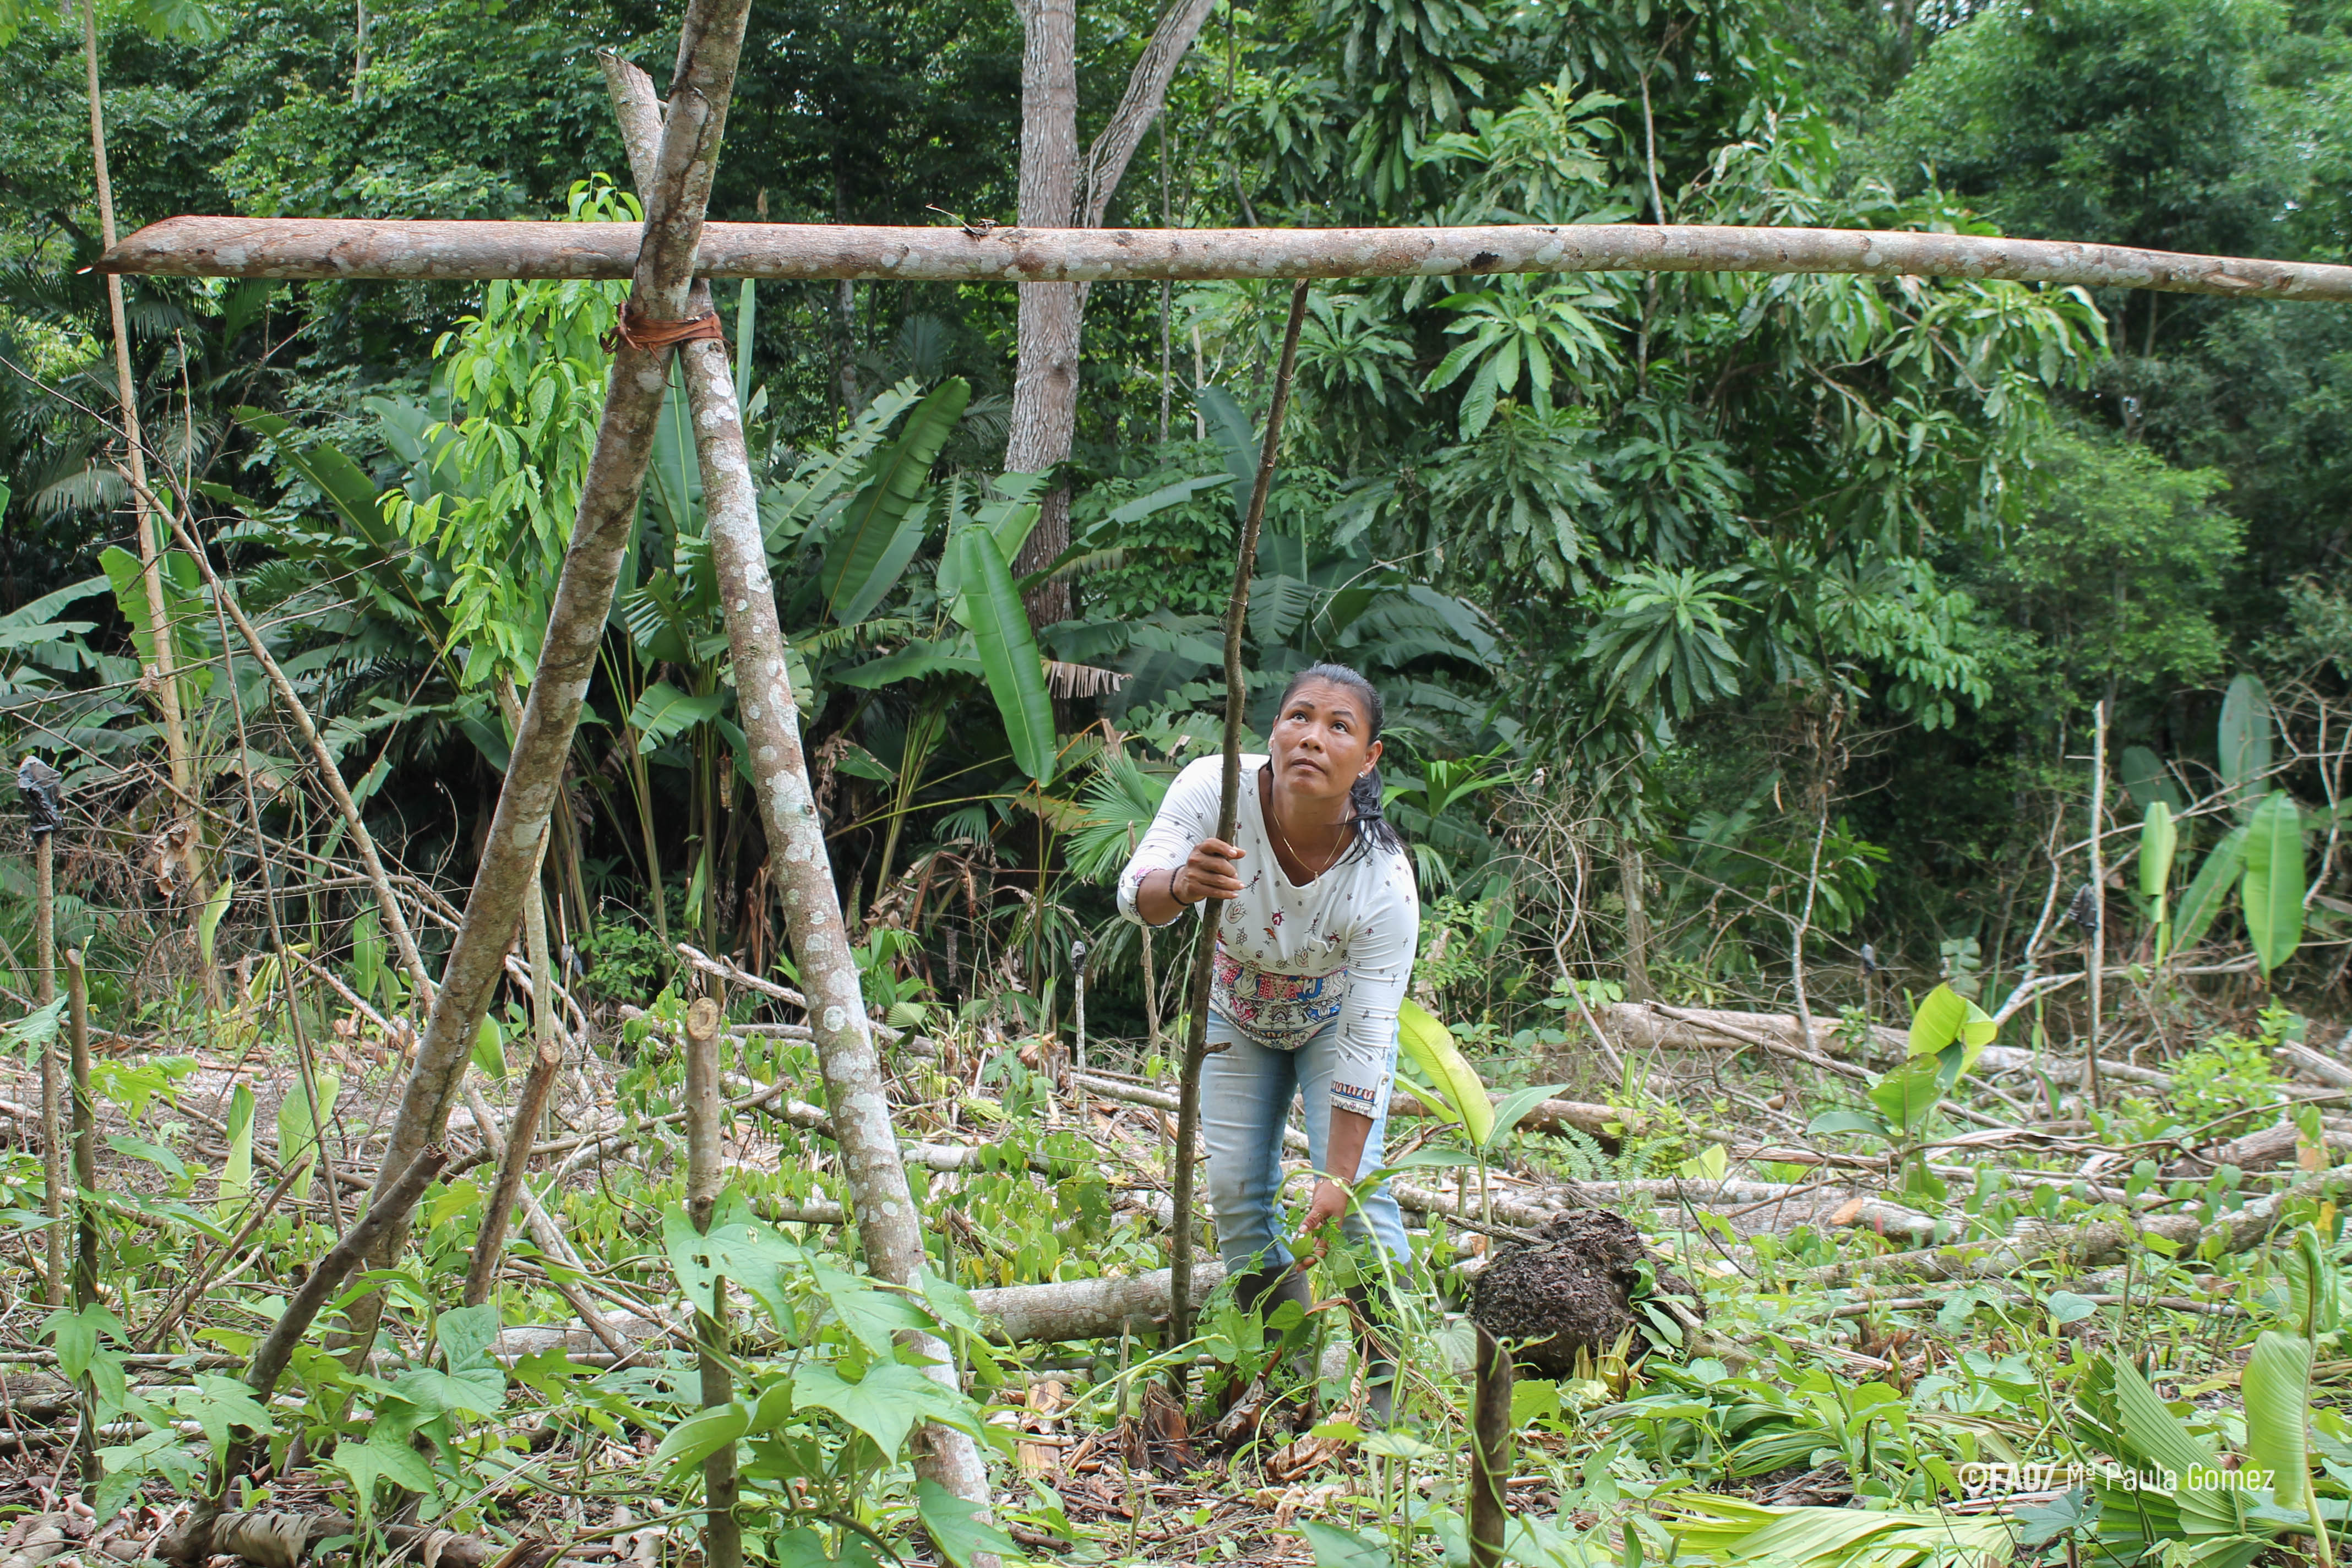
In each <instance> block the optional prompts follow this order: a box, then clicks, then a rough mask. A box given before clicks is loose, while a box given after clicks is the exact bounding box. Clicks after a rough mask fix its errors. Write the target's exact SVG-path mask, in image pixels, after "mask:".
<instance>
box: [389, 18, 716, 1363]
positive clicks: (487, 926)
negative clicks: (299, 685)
mask: <svg viewBox="0 0 2352 1568" xmlns="http://www.w3.org/2000/svg"><path fill="white" fill-rule="evenodd" d="M748 9H749V0H689V4H688V8H687V15H686V20H685V25H684V27H683V30H682V33H681V36H680V38H679V44H678V64H677V75H676V79H675V80H674V81H673V83H672V86H671V89H670V99H671V101H672V102H673V103H677V104H678V105H680V106H681V110H682V111H681V112H677V113H673V114H672V115H671V116H670V117H669V120H668V123H667V126H666V127H665V128H664V132H663V137H662V143H661V161H660V177H659V179H658V180H657V181H656V183H655V184H654V185H653V187H652V188H651V189H650V190H649V191H648V192H646V196H645V205H646V221H645V229H644V234H643V237H642V238H643V243H642V245H641V247H640V250H639V254H638V258H637V266H636V270H635V275H634V278H633V279H632V284H631V288H630V299H631V305H630V316H631V317H634V319H635V320H636V321H640V322H644V323H647V324H659V323H664V322H675V321H680V320H682V319H683V318H684V316H685V313H686V304H687V295H688V290H689V289H690V288H691V286H692V281H693V279H692V273H693V264H694V257H695V254H696V250H697V247H698V245H699V243H700V240H701V234H702V219H703V211H704V208H705V206H706V205H707V204H708V202H709V195H710V181H711V175H712V174H713V172H714V170H715V169H716V167H717V163H718V156H719V142H720V140H721V137H722V136H723V134H724V132H725V127H726V121H727V103H728V99H729V96H730V93H731V91H732V89H733V88H734V82H735V64H736V59H737V57H738V55H739V54H740V50H741V47H742V41H743V20H744V15H745V13H746V11H747V10H748ZM625 319H627V318H625ZM668 359H669V354H668V351H667V350H647V349H642V348H638V347H635V345H633V344H630V343H628V342H623V343H622V344H621V345H620V347H619V349H618V351H617V352H616V353H614V358H613V368H612V374H611V375H610V377H609V379H608V380H607V382H606V384H605V392H604V417H603V419H602V421H601V423H600V424H599V426H598V428H597V432H596V446H595V449H594V452H593V455H592V456H591V458H590V459H589V468H588V474H587V477H586V479H585V480H584V481H583V484H582V487H581V492H580V510H579V514H578V517H577V518H576V520H575V521H574V522H573V524H572V542H571V546H570V548H569V549H568V550H567V551H566V552H565V554H564V560H563V571H562V576H561V578H560V579H559V580H558V582H557V584H556V589H555V603H554V605H553V607H552V608H551V611H550V612H549V615H548V622H547V634H546V637H545V640H544V642H543V644H542V647H541V654H540V662H539V668H538V671H537V673H536V674H535V675H534V676H533V677H532V679H531V683H530V694H529V697H528V699H527V700H526V701H525V703H524V705H523V714H522V725H521V727H520V729H519V730H518V731H516V734H515V739H514V746H513V749H512V752H511V753H510V755H509V761H508V763H507V773H506V779H505V783H504V784H503V785H502V786H501V787H500V789H499V803H498V808H497V811H496V813H495V815H494V816H493V817H492V820H491V825H490V834H489V841H488V843H487V844H486V845H485V846H484V847H483V853H482V859H481V863H480V865H479V867H478V868H477V870H476V871H475V874H474V886H473V890H472V893H471V896H470V897H469V898H468V899H467V903H466V914H465V918H464V920H463V921H460V922H459V924H458V928H457V936H456V938H455V940H454V941H453V942H451V944H450V949H449V958H448V962H447V963H446V965H445V966H444V968H443V970H442V974H441V988H440V991H439V993H438V994H436V996H435V998H434V1003H433V1011H432V1015H431V1016H430V1018H429V1019H428V1021H427V1022H426V1025H425V1038H424V1039H423V1041H422V1042H420V1043H419V1045H418V1047H417V1051H416V1065H415V1068H412V1069H411V1071H410V1073H409V1076H408V1083H407V1087H406V1089H404V1091H403V1093H402V1095H401V1101H400V1112H399V1115H398V1118H397V1119H396V1120H395V1121H394V1124H393V1129H392V1133H391V1136H390V1138H389V1140H388V1141H387V1143H386V1146H385V1150H384V1154H383V1165H382V1167H381V1168H380V1169H379V1171H378V1173H377V1177H376V1200H375V1201H376V1205H382V1204H383V1203H384V1202H385V1201H386V1200H387V1198H388V1196H389V1194H390V1192H391V1184H392V1183H393V1182H394V1181H396V1180H397V1179H398V1178H399V1176H400V1174H401V1173H404V1172H405V1171H406V1170H408V1169H409V1168H410V1166H411V1165H412V1164H413V1163H415V1159H416V1158H417V1156H418V1155H419V1154H420V1153H421V1152H423V1151H424V1149H425V1146H426V1145H427V1144H429V1143H431V1142H433V1141H434V1140H436V1138H438V1137H439V1136H440V1134H441V1131H442V1129H443V1128H444V1127H445V1126H446V1124H447V1121H448V1116H449V1107H450V1104H451V1102H452V1101H453V1100H456V1098H457V1091H458V1087H459V1085H460V1084H461V1083H462V1082H463V1080H464V1079H465V1075H466V1067H467V1060H468V1058H470V1056H471V1054H472V1051H473V1047H474V1037H475V1035H476V1033H477V1032H478V1030H479V1029H480V1027H481V1024H482V1017H483V1015H484V1014H485V1013H486V1012H487V1011H488V1006H489V1002H490V996H491V993H492V992H493V990H494V989H495V988H496V987H497V985H498V983H499V976H500V975H501V974H502V973H504V971H505V965H506V953H507V949H508V948H509V946H511V945H512V944H513V942H514V938H515V931H516V928H517V927H518V926H519V925H520V923H521V920H522V910H523V903H524V900H526V899H528V898H536V897H538V896H539V862H540V847H541V839H542V838H544V837H545V836H546V834H547V830H548V818H549V816H550V814H551V811H552V810H553V808H554V806H555V804H556V802H557V799H558V797H559V795H561V793H562V781H563V767H564V762H565V759H566V756H567V755H568V753H569V752H570V751H571V747H572V732H573V731H574V730H576V729H577V728H578V726H579V722H580V710H581V705H582V702H583V699H584V698H585V697H586V695H587V691H588V681H589V679H590V677H591V676H592V675H593V673H594V670H595V661H596V651H597V647H598V646H599V645H600V644H601V643H602V641H603V640H604V626H605V618H606V616H608V615H609V614H610V612H611V609H612V603H613V586H614V582H615V581H616V580H617V578H618V576H619V570H620V562H621V553H622V551H623V550H624V549H625V547H626V545H627V543H628V540H629V536H630V534H631V532H632V531H634V529H635V524H636V516H637V506H638V501H639V499H640V497H641V496H642V494H643V491H644V489H645V479H646V465H647V463H648V461H649V459H650V458H651V456H652V452H653V437H654V427H655V425H656V421H657V420H658V419H659V417H660V415H661V405H662V395H663V393H664V391H665V389H666V387H667V374H666V373H667V365H668ZM371 1212H372V1213H373V1212H374V1211H373V1209H372V1211H371ZM406 1235H407V1224H406V1218H405V1215H395V1216H393V1219H392V1223H389V1224H386V1225H384V1226H383V1229H382V1231H381V1234H380V1235H379V1237H378V1238H377V1240H376V1241H375V1244H374V1246H373V1247H372V1249H371V1251H370V1253H369V1257H370V1258H371V1259H372V1260H373V1263H374V1265H375V1266H376V1267H379V1268H388V1267H390V1266H391V1263H392V1260H393V1259H394V1258H395V1257H397V1256H398V1254H399V1251H400V1247H401V1245H402V1243H403V1242H404V1240H405V1239H406ZM382 1300H383V1299H382V1296H381V1295H380V1294H378V1295H373V1296H371V1297H369V1298H368V1300H367V1301H366V1302H365V1303H364V1304H363V1305H362V1306H361V1307H359V1308H357V1309H355V1310H354V1311H353V1313H352V1331H353V1335H354V1338H355V1341H356V1343H355V1346H354V1350H355V1353H357V1354H360V1355H364V1354H365V1353H366V1347H367V1345H368V1344H369V1343H370V1342H372V1341H373V1337H374V1331H375V1324H376V1321H377V1317H378V1314H379V1312H380V1311H381V1308H382Z"/></svg>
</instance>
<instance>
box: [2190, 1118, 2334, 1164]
mask: <svg viewBox="0 0 2352 1568" xmlns="http://www.w3.org/2000/svg"><path fill="white" fill-rule="evenodd" d="M2321 1137H2322V1138H2323V1139H2324V1140H2325V1141H2326V1152H2328V1153H2330V1154H2333V1155H2337V1156H2339V1157H2340V1156H2343V1155H2346V1154H2352V1132H2335V1131H2326V1132H2323V1133H2322V1134H2321ZM2303 1148H2304V1142H2303V1131H2302V1130H2301V1129H2300V1128H2298V1127H2296V1126H2295V1124H2294V1122H2292V1121H2282V1122H2279V1123H2278V1124H2277V1125H2275V1126H2273V1127H2264V1128H2261V1129H2259V1130H2258V1131H2252V1132H2249V1133H2246V1134H2244V1135H2243V1136H2242V1137H2238V1138H2232V1139H2231V1140H2230V1141H2229V1142H2226V1143H2214V1144H2209V1145H2207V1146H2206V1147H2204V1148H2201V1149H2197V1150H2193V1151H2191V1152H2189V1153H2187V1154H2185V1155H2183V1156H2182V1157H2181V1158H2180V1159H2178V1160H2175V1161H2174V1162H2173V1163H2171V1164H2169V1165H2167V1166H2166V1167H2165V1168H2164V1174H2165V1175H2166V1176H2168V1177H2189V1176H2210V1175H2211V1174H2212V1173H2214V1172H2216V1171H2218V1170H2220V1169H2221V1167H2222V1166H2224V1165H2235V1166H2237V1167H2238V1169H2240V1170H2241V1171H2274V1170H2276V1169H2278V1168H2279V1167H2280V1166H2281V1165H2291V1164H2294V1163H2296V1162H2297V1161H2298V1160H2300V1159H2301V1158H2302V1154H2303Z"/></svg>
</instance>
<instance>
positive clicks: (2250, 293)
mask: <svg viewBox="0 0 2352 1568" xmlns="http://www.w3.org/2000/svg"><path fill="white" fill-rule="evenodd" d="M641 237H642V231H641V230H640V229H639V227H638V226H636V225H635V224H625V223H604V224H596V223H562V224H558V223H506V222H472V221H467V222H452V221H439V220H428V221H416V222H412V221H407V220H394V219H377V218H257V217H173V218H165V219H163V221H162V222H160V223H152V224H149V225H148V226H146V227H145V228H142V229H141V230H140V231H139V232H138V233H136V234H134V235H131V237H128V238H127V239H124V240H123V241H122V242H121V244H119V245H116V246H114V247H111V248H110V249H109V250H108V251H107V253H106V254H105V255H104V256H103V257H101V258H100V260H99V263H98V265H99V268H100V270H102V271H106V272H130V273H139V274H142V275H152V276H157V277H167V278H287V279H297V278H315V279H333V280H336V281H339V282H350V281H353V280H355V279H368V278H384V279H425V280H437V281H445V282H446V281H449V280H453V279H467V278H524V279H547V278H553V279H562V278H588V279H595V278H604V279H614V278H626V277H629V276H631V273H632V268H634V267H635V263H636V257H637V249H638V242H639V240H640V238H641ZM694 267H695V270H696V272H697V273H698V274H699V275H700V276H702V277H705V278H711V279H719V278H772V279H813V278H887V279H898V280H901V281H911V282H927V283H1034V282H1064V281H1087V282H1097V283H1103V282H1121V281H1127V282H1132V281H1139V280H1145V279H1149V280H1152V281H1157V280H1158V279H1162V278H1168V279H1174V280H1176V281H1178V282H1180V283H1181V282H1183V281H1186V280H1188V279H1192V280H1199V279H1218V278H1293V279H1296V278H1452V277H1460V276H1489V275H1493V274H1496V273H1504V272H1752V273H1759V274H1776V273H1799V272H1818V273H1833V274H1843V275H1851V276H1853V277H1861V278H1969V279H1980V278H1997V279H2009V280H2011V281H2015V282H2020V283H2056V284H2076V285H2080V286H2082V287H2084V288H2086V289H2115V288H2132V289H2157V290H2159V291H2161V292H2164V293H2168V294H2219V295H2222V296H2225V297H2228V298H2231V299H2249V300H2317V301H2325V302H2330V303H2335V304H2344V303H2347V302H2352V267H2336V266H2331V265H2328V264H2326V263H2323V262H2315V261H2267V260H2263V259H2259V258H2252V257H2242V256H2191V255H2188V254H2185V253H2183V252H2179V251H2169V250H2141V249H2137V248H2135V247H2130V246H2123V245H2086V244H2083V243H2081V242H2079V241H2075V240H2054V239H2011V238H2008V237H2000V236H1992V235H1974V234H1921V233H1912V232H1909V231H1901V232H1897V231H1891V230H1865V229H1838V228H1734V227H1729V226H1712V225H1701V224H1668V225H1664V226H1659V225H1655V224H1580V225H1578V226H1574V227H1570V228H1547V227H1541V226H1536V225H1531V224H1521V225H1500V224H1498V225H1492V226H1485V227H1472V228H1179V229H1153V228H1122V229H1087V228H1064V229H1033V228H1017V227H1016V228H994V229H990V230H989V231H987V232H986V233H984V234H974V233H971V232H970V231H968V230H965V229H961V228H884V227H878V226H851V225H834V224H793V223H715V224H709V225H707V226H705V228H704V231H703V244H702V248H701V252H700V254H699V256H698V258H697V259H696V261H695V264H694Z"/></svg>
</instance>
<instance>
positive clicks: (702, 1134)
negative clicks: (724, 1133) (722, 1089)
mask: <svg viewBox="0 0 2352 1568" xmlns="http://www.w3.org/2000/svg"><path fill="white" fill-rule="evenodd" d="M719 1022H720V1020H719V1004H718V1003H716V1002H714V1001H712V1000H711V999H710V998H709V997H708V996H698V997H697V998H695V1002H694V1005H693V1006H692V1007H690V1008H688V1010H687V1015H686V1212H687V1215H688V1217H689V1218H691V1219H692V1220H693V1221H694V1228H695V1229H696V1230H697V1231H698V1232H704V1233H707V1232H709V1229H710V1216H711V1213H712V1211H713V1210H714V1209H716V1208H717V1207H718V1204H719V1189H720V1188H721V1187H722V1186H724V1185H725V1184H726V1170H725V1166H724V1163H723V1162H722V1161H721V1159H720V1157H719V1122H720V1117H721V1112H720V1110H719V1032H720V1031H719ZM515 1142H517V1143H520V1142H522V1140H520V1138H518V1139H517V1140H516V1141H515ZM510 1147H511V1145H510ZM694 1330H695V1340H696V1342H697V1344H698V1347H699V1351H700V1354H701V1362H702V1405H703V1408H705V1409H706V1410H716V1409H719V1408H722V1407H724V1406H726V1405H730V1404H731V1403H733V1401H734V1398H735V1374H734V1373H733V1372H732V1371H731V1370H730V1368H729V1367H728V1364H727V1351H728V1345H727V1281H726V1280H724V1279H721V1280H719V1281H718V1282H717V1283H715V1284H713V1285H712V1286H711V1288H710V1305H709V1309H708V1310H705V1309H703V1308H702V1307H700V1306H699V1305H698V1306H697V1307H696V1309H695V1313H694ZM702 1489H703V1493H704V1497H703V1500H704V1502H705V1503H706V1504H707V1505H708V1506H709V1513H708V1514H707V1515H706V1516H705V1518H704V1522H703V1527H702V1554H703V1560H704V1561H705V1562H706V1563H709V1568H742V1563H743V1525H742V1522H741V1521H740V1520H738V1519H737V1518H736V1516H735V1504H736V1500H737V1498H738V1497H739V1496H740V1491H741V1482H740V1479H738V1478H737V1476H736V1474H735V1445H734V1444H732V1443H728V1444H723V1445H721V1446H720V1447H719V1451H718V1452H716V1453H714V1454H712V1455H711V1456H710V1457H709V1458H707V1459H705V1460H703V1461H702Z"/></svg>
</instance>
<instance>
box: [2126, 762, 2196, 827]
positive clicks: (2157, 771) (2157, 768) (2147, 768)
mask: <svg viewBox="0 0 2352 1568" xmlns="http://www.w3.org/2000/svg"><path fill="white" fill-rule="evenodd" d="M2123 780H2124V788H2126V789H2127V790H2129V791H2130V792H2131V797H2132V800H2133V801H2134V802H2135V803H2136V804H2137V805H2138V806H2139V808H2140V811H2141V812H2142V813H2143V814H2145V813H2146V812H2147V811H2148V810H2149V809H2150V808H2151V807H2154V806H2157V805H2161V806H2163V807H2164V808H2165V809H2166V810H2167V811H2169V812H2172V813H2174V814H2175V815H2178V814H2179V813H2180V812H2182V811H2185V810H2187V809H2188V804H2189V803H2188V802H2186V801H2184V800H2182V799H2181V798H2180V786H2179V784H2175V783H2173V782H2172V775H2171V774H2170V773H2168V772H2167V771H2166V770H2165V766H2164V759H2163V758H2161V757H2159V756H2158V755H2157V754H2156V753H2155V752H2151V751H2149V750H2148V749H2147V747H2146V746H2126V747H2125V748H2124V757H2123Z"/></svg>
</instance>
